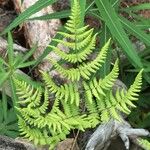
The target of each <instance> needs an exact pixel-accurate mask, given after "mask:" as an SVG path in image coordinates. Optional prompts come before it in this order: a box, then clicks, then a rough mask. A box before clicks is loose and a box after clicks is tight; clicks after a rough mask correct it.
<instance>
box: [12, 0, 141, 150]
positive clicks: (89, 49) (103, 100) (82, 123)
mask: <svg viewBox="0 0 150 150" xmlns="http://www.w3.org/2000/svg"><path fill="white" fill-rule="evenodd" d="M80 14H81V12H80V5H79V2H78V0H74V4H73V7H72V12H71V16H70V20H68V22H67V23H66V25H65V29H66V32H58V34H60V35H61V36H63V37H64V38H65V40H60V39H53V41H54V42H56V43H57V44H62V45H63V46H65V47H68V48H69V49H70V51H69V53H65V52H63V51H61V50H60V49H59V48H58V47H55V46H53V45H49V47H50V48H51V49H53V51H54V52H55V53H56V54H57V55H59V56H60V57H61V61H60V62H56V61H55V60H54V59H52V58H49V61H50V63H52V64H53V69H54V70H56V71H57V72H58V73H60V76H61V78H65V79H66V80H67V82H65V83H57V82H56V80H54V78H53V77H52V76H50V75H49V73H47V72H41V73H42V76H43V80H44V82H45V90H43V89H42V87H39V88H34V87H33V86H32V85H30V84H27V83H26V82H25V81H20V80H18V79H16V78H14V82H15V85H16V90H17V95H18V97H19V99H20V101H19V102H18V103H19V105H18V106H17V107H16V108H17V110H18V112H19V113H18V119H19V123H18V124H19V128H20V131H21V135H23V136H24V137H25V138H28V139H29V140H31V141H34V143H35V144H40V145H46V144H48V145H50V149H54V147H55V146H56V144H57V143H58V142H59V141H61V140H63V139H65V138H66V135H68V134H69V133H70V131H71V130H72V129H78V130H82V131H84V130H85V129H86V128H93V127H95V126H96V125H98V124H100V123H104V122H107V121H109V120H110V119H112V118H113V119H116V120H119V121H121V120H122V119H121V117H120V113H119V112H118V111H121V112H124V113H126V114H129V113H130V110H129V107H135V105H134V104H133V102H132V101H136V100H138V93H139V92H140V88H141V84H142V70H141V71H140V72H139V74H138V75H137V77H136V78H135V81H134V83H133V84H132V85H131V86H130V88H129V89H128V90H127V91H125V89H117V91H116V94H114V93H113V85H114V83H115V81H116V79H117V78H118V74H119V73H118V71H119V68H118V60H117V61H116V62H115V64H114V67H113V69H112V71H111V72H110V73H109V74H108V75H107V76H105V77H104V78H103V79H102V78H100V76H99V75H98V74H97V72H98V70H99V69H100V68H101V67H102V65H103V64H104V63H105V59H106V55H107V50H108V48H109V45H110V40H108V42H107V43H106V44H105V45H104V46H103V48H102V49H101V50H99V52H98V53H97V55H96V56H95V59H93V60H90V59H89V56H91V55H92V54H93V53H94V50H95V42H96V35H97V34H95V35H93V29H89V27H88V26H82V20H81V18H80ZM65 64H69V65H70V67H67V66H68V65H67V66H64V65H65ZM49 97H51V98H49ZM80 103H82V104H84V106H85V108H86V109H85V110H84V111H83V110H82V109H81V108H80ZM50 104H51V107H52V108H51V109H50Z"/></svg>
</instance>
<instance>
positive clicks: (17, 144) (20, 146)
mask: <svg viewBox="0 0 150 150" xmlns="http://www.w3.org/2000/svg"><path fill="white" fill-rule="evenodd" d="M0 150H36V148H35V147H34V146H33V145H32V144H30V143H25V142H21V141H18V140H15V139H12V138H9V137H6V136H0Z"/></svg>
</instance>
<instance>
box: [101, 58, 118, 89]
mask: <svg viewBox="0 0 150 150" xmlns="http://www.w3.org/2000/svg"><path fill="white" fill-rule="evenodd" d="M118 75H119V67H118V60H117V61H116V62H115V64H114V67H113V69H112V71H111V73H109V74H108V75H107V76H106V77H105V78H104V79H102V80H101V79H100V80H99V85H100V86H101V88H102V89H105V90H109V89H110V88H112V87H113V85H114V82H115V81H116V79H117V78H118Z"/></svg>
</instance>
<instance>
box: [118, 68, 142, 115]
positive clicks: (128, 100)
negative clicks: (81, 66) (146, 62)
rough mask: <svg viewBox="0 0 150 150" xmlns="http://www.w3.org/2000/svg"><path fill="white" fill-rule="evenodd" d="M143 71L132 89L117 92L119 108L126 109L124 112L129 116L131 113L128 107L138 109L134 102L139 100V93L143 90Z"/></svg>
mask: <svg viewBox="0 0 150 150" xmlns="http://www.w3.org/2000/svg"><path fill="white" fill-rule="evenodd" d="M142 71H143V70H141V71H140V72H139V73H138V75H137V76H136V78H135V81H134V83H133V84H132V85H131V86H130V88H129V89H128V90H127V91H125V90H124V89H122V90H121V91H120V90H119V89H118V90H117V92H116V99H117V101H118V102H119V105H118V107H119V106H121V107H122V108H123V109H124V112H126V113H127V114H129V113H130V110H129V108H128V106H130V107H136V106H135V105H134V104H133V103H132V101H135V100H138V96H139V92H140V90H141V85H142Z"/></svg>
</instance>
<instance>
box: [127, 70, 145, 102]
mask: <svg viewBox="0 0 150 150" xmlns="http://www.w3.org/2000/svg"><path fill="white" fill-rule="evenodd" d="M142 72H143V70H141V71H140V72H139V73H138V75H137V76H136V78H135V81H134V83H133V84H132V85H131V86H130V88H129V90H128V91H127V93H126V102H127V101H128V100H130V101H135V100H138V96H139V94H138V93H139V92H140V91H141V85H142Z"/></svg>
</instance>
